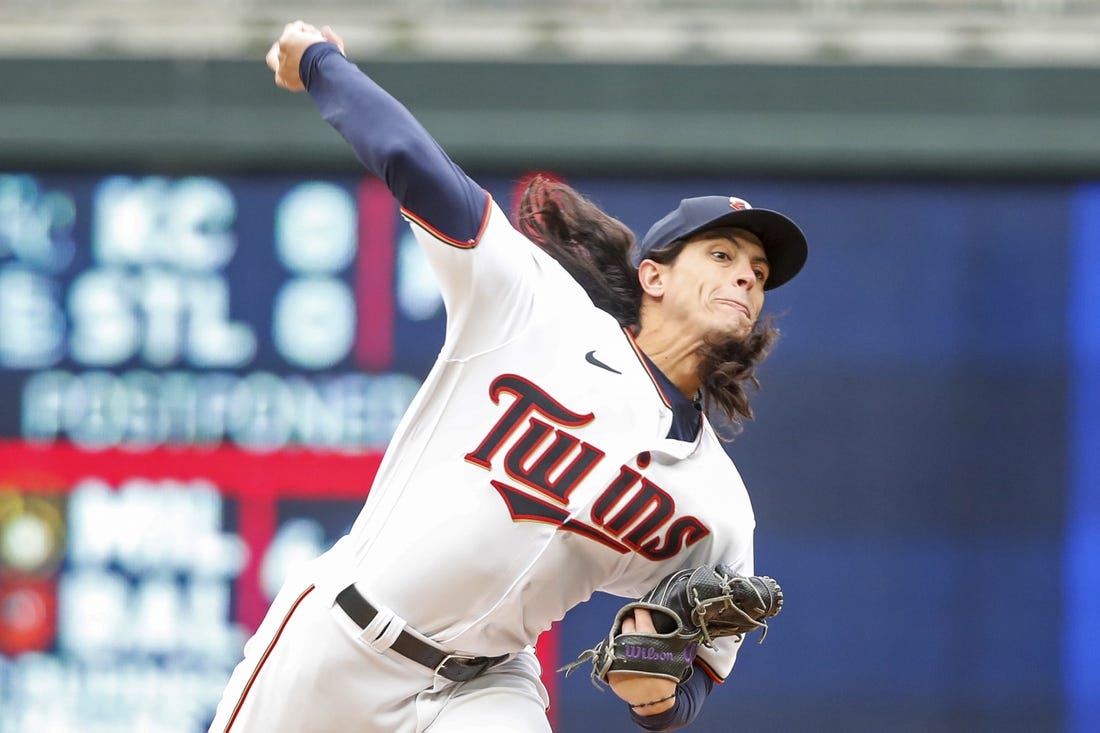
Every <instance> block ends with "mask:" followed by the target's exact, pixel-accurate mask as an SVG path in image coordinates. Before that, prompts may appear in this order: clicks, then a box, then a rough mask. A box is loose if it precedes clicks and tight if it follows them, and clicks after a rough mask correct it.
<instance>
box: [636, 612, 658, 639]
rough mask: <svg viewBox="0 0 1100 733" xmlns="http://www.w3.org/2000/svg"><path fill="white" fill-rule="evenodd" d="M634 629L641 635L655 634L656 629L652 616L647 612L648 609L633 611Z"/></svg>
mask: <svg viewBox="0 0 1100 733" xmlns="http://www.w3.org/2000/svg"><path fill="white" fill-rule="evenodd" d="M634 629H635V631H637V632H638V633H641V634H655V633H657V627H656V626H654V625H653V614H651V613H650V612H649V609H646V608H635V609H634Z"/></svg>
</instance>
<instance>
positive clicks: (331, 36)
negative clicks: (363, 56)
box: [321, 25, 344, 53]
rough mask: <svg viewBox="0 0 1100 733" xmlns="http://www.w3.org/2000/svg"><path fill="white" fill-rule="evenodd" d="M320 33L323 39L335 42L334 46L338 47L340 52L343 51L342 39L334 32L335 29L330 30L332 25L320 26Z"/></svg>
mask: <svg viewBox="0 0 1100 733" xmlns="http://www.w3.org/2000/svg"><path fill="white" fill-rule="evenodd" d="M321 35H322V36H324V37H325V40H326V41H328V42H329V43H332V44H335V46H336V48H338V49H340V53H344V39H343V38H341V37H340V36H338V35H337V34H336V31H334V30H332V26H327V25H323V26H321Z"/></svg>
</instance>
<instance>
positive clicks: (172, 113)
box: [0, 59, 1100, 176]
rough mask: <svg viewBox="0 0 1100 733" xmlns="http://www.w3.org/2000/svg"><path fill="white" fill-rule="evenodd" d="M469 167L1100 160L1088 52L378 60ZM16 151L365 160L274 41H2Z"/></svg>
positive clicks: (857, 168)
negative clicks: (79, 50)
mask: <svg viewBox="0 0 1100 733" xmlns="http://www.w3.org/2000/svg"><path fill="white" fill-rule="evenodd" d="M362 65H363V66H364V68H366V69H368V70H369V71H370V72H371V73H372V74H373V75H374V76H375V78H377V79H378V80H379V81H380V82H382V83H383V85H385V86H387V87H388V88H389V89H391V91H393V92H394V93H395V94H396V95H397V96H398V97H399V98H401V99H402V100H403V101H405V102H406V103H407V104H408V105H409V107H411V108H412V109H413V111H414V112H415V113H416V114H417V115H418V116H419V117H420V119H421V120H422V121H423V122H424V123H425V124H426V125H427V127H428V128H429V129H430V130H431V131H432V132H433V133H434V134H435V135H436V136H437V137H438V138H439V139H440V141H441V142H442V143H443V145H444V147H446V148H447V149H448V150H449V151H450V152H451V153H452V155H453V156H454V157H455V158H456V159H458V160H459V161H460V162H461V163H462V164H463V165H465V166H467V167H469V168H473V169H481V170H484V169H501V170H506V169H515V168H526V167H552V168H556V169H562V170H570V171H600V172H623V173H635V174H638V173H640V174H645V173H649V172H652V173H672V172H691V173H701V172H724V171H730V170H735V171H737V172H738V173H745V172H753V173H767V172H780V173H799V174H811V175H821V174H849V173H851V174H868V173H871V174H883V173H911V174H920V175H940V174H943V175H963V176H969V175H988V174H1012V175H1016V174H1020V175H1035V174H1039V175H1053V176H1060V175H1091V174H1096V173H1098V172H1100V135H1098V131H1100V94H1097V93H1095V87H1096V86H1097V82H1096V72H1095V70H1092V69H1054V68H1051V69H1037V68H1032V69H1004V68H992V67H990V68H983V67H966V68H946V67H932V66H929V67H900V66H897V67H855V66H839V65H837V66H804V67H785V66H741V65H738V66H733V65H675V66H663V65H651V66H639V65H625V64H624V65H612V64H606V65H576V64H544V63H537V64H536V63H531V64H494V63H474V62H462V63H458V62H449V63H444V62H395V61H379V62H363V63H362ZM4 69H5V71H6V72H7V73H6V74H5V79H4V81H3V85H2V91H0V167H2V168H7V169H12V168H20V167H22V168H35V169H41V168H43V167H49V168H73V167H86V166H92V167H109V168H117V167H120V166H124V167H127V168H134V167H136V168H141V169H151V170H186V169H192V168H202V169H204V170H206V169H212V168H213V169H219V170H237V169H265V168H279V169H282V168H286V167H288V166H289V167H292V168H300V167H307V168H314V169H317V168H319V169H340V168H349V169H350V168H353V167H354V166H356V165H357V164H356V163H355V161H354V159H352V157H351V155H350V153H349V151H348V149H347V148H346V147H345V146H344V144H343V143H342V142H341V141H340V140H339V138H338V137H337V135H336V134H335V133H334V132H333V131H332V130H330V129H329V128H328V127H327V126H326V125H324V124H323V123H322V122H320V121H319V119H318V117H317V115H316V113H315V111H314V109H313V107H312V105H311V104H310V102H309V100H308V98H306V97H305V96H304V95H298V96H292V95H290V94H289V93H287V92H285V91H282V90H279V89H277V88H275V87H274V85H273V84H272V83H271V78H270V74H269V72H268V70H267V69H266V67H265V66H264V65H263V62H262V60H259V59H258V60H256V61H255V62H243V61H223V60H216V61H195V60H146V61H134V60H125V61H123V60H84V61H66V60H56V59H55V60H31V59H26V60H20V59H15V60H5V61H4Z"/></svg>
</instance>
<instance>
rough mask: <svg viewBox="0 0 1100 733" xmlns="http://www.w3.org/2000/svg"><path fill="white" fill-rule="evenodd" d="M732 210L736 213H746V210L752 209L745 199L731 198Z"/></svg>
mask: <svg viewBox="0 0 1100 733" xmlns="http://www.w3.org/2000/svg"><path fill="white" fill-rule="evenodd" d="M730 208H731V209H733V210H734V211H744V210H745V209H751V208H752V207H751V206H749V202H748V201H746V200H745V199H739V198H737V197H736V196H730Z"/></svg>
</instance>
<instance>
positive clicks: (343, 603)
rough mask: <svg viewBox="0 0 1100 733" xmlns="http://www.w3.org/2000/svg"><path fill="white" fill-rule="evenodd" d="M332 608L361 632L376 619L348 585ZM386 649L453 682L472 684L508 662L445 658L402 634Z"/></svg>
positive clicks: (374, 612) (373, 611)
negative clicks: (468, 681)
mask: <svg viewBox="0 0 1100 733" xmlns="http://www.w3.org/2000/svg"><path fill="white" fill-rule="evenodd" d="M336 605H338V606H339V607H340V608H342V609H344V613H346V614H347V615H348V618H350V619H351V620H352V621H354V622H355V623H356V624H358V625H359V628H361V629H365V628H367V625H368V624H369V623H370V622H371V621H373V620H374V617H375V616H377V615H378V609H376V608H375V607H374V606H372V605H371V604H370V602H369V601H368V600H367V599H366V598H364V597H363V596H362V595H361V594H360V593H359V591H358V590H357V589H356V587H355V586H354V585H349V586H348V587H347V588H344V589H343V590H342V591H340V594H339V595H338V596H336ZM390 649H393V650H394V651H395V652H397V653H398V654H400V655H401V656H403V657H406V658H407V659H411V660H413V661H414V662H416V663H417V664H421V665H423V666H425V667H427V668H428V669H431V670H434V671H435V673H436V674H438V675H440V676H442V677H446V678H447V679H449V680H453V681H455V682H465V681H466V680H472V679H473V678H474V677H477V676H478V675H479V674H481V673H482V672H484V671H485V670H487V669H489V667H492V666H493V665H494V664H499V663H500V662H503V661H504V660H505V659H507V658H508V655H507V654H502V655H500V656H499V657H470V656H466V655H465V654H447V653H446V652H444V651H442V650H440V649H436V648H435V647H434V646H432V645H431V644H428V643H427V642H425V641H422V640H421V639H417V638H416V637H415V636H413V635H412V634H410V633H409V632H407V631H404V630H403V631H402V632H401V633H400V634H399V635H398V637H397V639H396V641H394V642H393V644H391V645H390Z"/></svg>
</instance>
